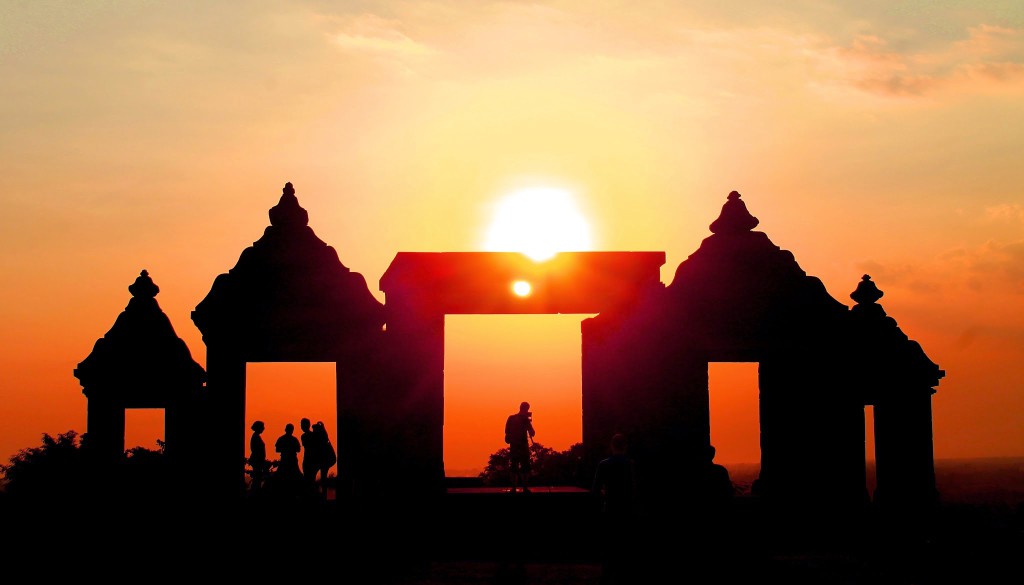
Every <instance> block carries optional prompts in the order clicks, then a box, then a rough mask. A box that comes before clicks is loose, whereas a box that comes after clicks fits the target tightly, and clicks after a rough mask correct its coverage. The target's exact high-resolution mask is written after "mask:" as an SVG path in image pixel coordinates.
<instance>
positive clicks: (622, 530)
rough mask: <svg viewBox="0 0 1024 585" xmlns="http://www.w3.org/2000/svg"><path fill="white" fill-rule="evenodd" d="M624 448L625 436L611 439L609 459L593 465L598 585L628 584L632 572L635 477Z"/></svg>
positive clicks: (632, 464) (617, 435)
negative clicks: (598, 542)
mask: <svg viewBox="0 0 1024 585" xmlns="http://www.w3.org/2000/svg"><path fill="white" fill-rule="evenodd" d="M626 447H627V444H626V436H625V435H623V434H621V433H616V434H615V435H614V436H612V440H611V455H609V456H608V457H606V458H605V459H602V460H601V461H600V462H599V463H598V464H597V470H596V471H595V472H594V482H593V484H592V486H591V491H592V492H593V493H594V494H595V495H597V496H598V498H599V499H600V504H601V528H602V531H603V532H602V534H601V538H602V546H603V550H602V572H601V582H602V583H607V584H620V583H626V582H628V578H629V577H630V576H631V571H632V569H633V567H632V557H633V548H632V546H633V544H634V543H633V542H632V539H633V537H634V535H633V534H632V532H633V530H632V528H633V527H632V521H633V517H634V514H635V497H636V473H635V470H634V463H633V459H632V458H631V457H630V456H629V455H628V454H627V452H626Z"/></svg>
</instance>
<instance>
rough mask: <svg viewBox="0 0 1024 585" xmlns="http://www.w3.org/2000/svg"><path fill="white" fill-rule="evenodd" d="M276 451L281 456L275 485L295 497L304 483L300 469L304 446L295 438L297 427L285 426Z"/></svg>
mask: <svg viewBox="0 0 1024 585" xmlns="http://www.w3.org/2000/svg"><path fill="white" fill-rule="evenodd" d="M274 450H275V451H277V452H278V453H280V454H281V460H280V462H279V463H278V464H277V472H276V473H275V474H274V475H275V477H276V481H275V483H276V484H277V486H278V487H279V488H280V489H282V490H284V491H285V492H286V494H287V495H288V496H295V495H297V490H298V488H299V486H301V485H302V482H303V481H304V480H303V477H302V470H300V469H299V451H301V450H302V444H301V443H299V438H298V437H296V436H295V425H293V424H292V423H288V424H286V425H284V434H283V435H281V436H280V437H278V438H277V441H276V442H275V443H274Z"/></svg>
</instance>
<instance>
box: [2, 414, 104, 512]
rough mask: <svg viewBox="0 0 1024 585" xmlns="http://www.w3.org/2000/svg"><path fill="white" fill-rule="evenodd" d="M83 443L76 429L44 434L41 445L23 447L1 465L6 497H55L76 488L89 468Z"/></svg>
mask: <svg viewBox="0 0 1024 585" xmlns="http://www.w3.org/2000/svg"><path fill="white" fill-rule="evenodd" d="M81 443H82V441H81V438H80V437H79V435H78V433H77V432H76V431H73V430H70V431H68V432H66V433H61V434H59V435H57V436H56V437H54V436H52V435H50V434H49V433H43V443H42V445H41V446H39V447H30V448H27V449H22V450H21V451H19V452H18V453H17V454H16V455H15V456H13V457H11V459H10V463H9V464H7V465H0V471H2V472H3V475H4V478H3V492H4V495H5V497H11V498H15V497H16V498H52V497H55V496H59V495H60V496H62V495H66V494H67V493H68V492H69V490H70V491H72V492H73V491H76V490H77V488H78V487H80V486H81V483H82V481H83V477H84V476H85V472H86V470H87V468H88V465H87V462H86V458H85V455H84V453H83V451H82V448H81Z"/></svg>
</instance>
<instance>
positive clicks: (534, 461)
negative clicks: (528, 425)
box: [479, 442, 589, 487]
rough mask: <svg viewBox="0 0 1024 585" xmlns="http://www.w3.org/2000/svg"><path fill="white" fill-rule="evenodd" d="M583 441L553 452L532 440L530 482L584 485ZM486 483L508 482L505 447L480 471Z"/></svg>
mask: <svg viewBox="0 0 1024 585" xmlns="http://www.w3.org/2000/svg"><path fill="white" fill-rule="evenodd" d="M582 461H583V443H575V444H573V445H571V446H570V447H569V448H568V449H566V450H565V451H555V450H554V449H551V448H550V447H545V446H544V445H542V444H540V443H537V442H534V443H533V445H531V446H530V463H531V467H532V469H531V471H530V483H531V484H532V485H550V486H578V487H586V486H587V485H589V479H588V478H585V477H583V475H582ZM479 477H480V479H481V480H483V483H484V485H487V486H508V485H511V475H510V473H509V451H508V447H504V448H501V449H499V450H497V451H495V452H494V453H492V454H491V455H489V456H488V458H487V466H486V467H485V468H484V470H483V471H482V472H481V473H480V476H479Z"/></svg>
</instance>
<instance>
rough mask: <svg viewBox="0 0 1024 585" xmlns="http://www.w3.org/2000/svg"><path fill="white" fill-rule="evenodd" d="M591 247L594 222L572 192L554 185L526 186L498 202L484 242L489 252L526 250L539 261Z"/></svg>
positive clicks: (528, 254) (523, 251)
mask: <svg viewBox="0 0 1024 585" xmlns="http://www.w3.org/2000/svg"><path fill="white" fill-rule="evenodd" d="M590 247H591V243H590V226H589V225H588V224H587V220H586V219H585V218H584V217H583V215H582V214H581V213H580V212H579V210H578V209H577V208H576V203H575V202H574V201H573V199H572V196H571V195H570V194H569V192H568V191H564V190H562V189H555V188H552V187H532V188H529V189H522V190H519V191H515V192H514V193H511V194H509V195H507V196H506V197H505V198H504V199H502V200H501V201H500V202H498V205H497V206H496V207H495V210H494V217H493V219H492V220H491V224H490V226H489V227H488V228H487V238H486V241H485V242H484V249H485V250H487V251H489V252H522V253H523V254H526V255H527V256H529V257H530V258H532V259H534V260H538V261H539V260H547V259H548V258H551V257H552V256H554V255H555V254H557V253H558V252H568V251H573V252H579V251H585V250H589V249H590Z"/></svg>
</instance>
